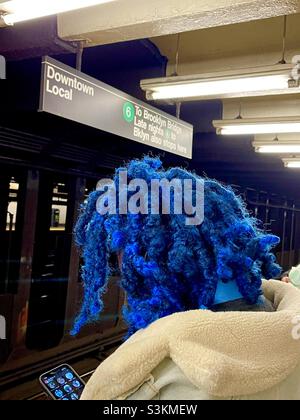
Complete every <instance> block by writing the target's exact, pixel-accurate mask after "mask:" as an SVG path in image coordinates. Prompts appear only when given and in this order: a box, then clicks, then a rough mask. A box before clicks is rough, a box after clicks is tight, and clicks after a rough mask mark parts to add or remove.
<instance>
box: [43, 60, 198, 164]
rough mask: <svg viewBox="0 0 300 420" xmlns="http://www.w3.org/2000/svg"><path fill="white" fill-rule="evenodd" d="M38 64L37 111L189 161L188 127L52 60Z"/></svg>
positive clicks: (189, 140) (191, 131)
mask: <svg viewBox="0 0 300 420" xmlns="http://www.w3.org/2000/svg"><path fill="white" fill-rule="evenodd" d="M42 65H43V68H42V89H41V98H40V110H41V111H45V112H49V113H51V114H54V115H58V116H60V117H63V118H67V119H69V120H72V121H76V122H79V123H81V124H85V125H88V126H91V127H94V128H97V129H99V130H103V131H106V132H109V133H112V134H116V135H118V136H121V137H125V138H127V139H130V140H134V141H137V142H139V143H143V144H145V145H147V146H151V147H156V148H158V149H161V150H164V151H167V152H170V153H174V154H176V155H179V156H183V157H185V158H189V159H191V158H192V148H193V127H192V126H191V125H190V124H188V123H185V122H184V121H181V120H179V119H177V118H175V117H173V116H171V115H169V114H167V113H165V112H162V111H160V110H158V109H156V108H154V107H152V106H150V105H148V104H146V103H144V102H142V101H139V100H137V99H135V98H133V97H132V96H129V95H127V94H126V93H124V92H121V91H120V90H117V89H115V88H113V87H111V86H109V85H107V84H105V83H102V82H99V81H98V80H96V79H93V78H92V77H89V76H87V75H86V74H83V73H81V72H79V71H77V70H75V69H73V68H72V67H69V66H66V65H64V64H62V63H60V62H58V61H56V60H53V59H52V58H49V57H46V58H44V59H43V64H42Z"/></svg>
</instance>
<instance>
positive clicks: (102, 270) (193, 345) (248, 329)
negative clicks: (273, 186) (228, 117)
mask: <svg viewBox="0 0 300 420" xmlns="http://www.w3.org/2000/svg"><path fill="white" fill-rule="evenodd" d="M125 171H126V173H127V177H128V182H130V181H133V180H136V179H139V180H142V181H143V182H144V183H145V184H146V185H147V186H148V187H149V190H150V188H151V186H152V182H153V180H157V181H162V180H167V181H169V182H172V181H174V180H180V182H182V185H184V182H185V181H186V180H189V181H190V182H191V184H190V185H193V190H192V194H191V195H190V197H191V199H192V200H193V199H195V197H196V195H197V191H196V187H195V186H196V183H197V181H200V182H202V185H203V188H204V202H203V205H204V218H203V222H202V223H199V224H190V223H187V214H185V213H184V212H183V214H177V212H176V211H175V210H174V208H175V206H174V200H175V191H172V193H171V194H170V200H171V204H173V205H171V206H170V212H169V213H167V212H160V213H155V214H153V212H151V211H150V198H149V196H147V197H144V200H143V197H142V199H141V200H140V201H144V205H145V203H146V207H148V208H147V209H146V211H141V212H140V213H135V214H133V213H130V212H127V213H126V212H124V211H123V209H121V199H120V195H119V199H117V200H116V203H115V212H114V213H113V214H112V213H109V212H107V213H106V214H105V213H103V212H102V213H101V212H100V211H99V208H98V205H99V200H101V197H102V196H103V191H102V190H101V188H100V189H98V188H97V190H96V191H94V192H92V193H91V194H90V195H89V197H88V199H87V201H86V202H85V204H84V206H83V208H82V211H81V214H80V217H79V220H78V223H77V225H76V229H75V236H76V242H77V244H78V246H79V247H80V248H81V250H82V257H83V261H84V263H83V267H82V279H83V287H84V298H83V303H82V307H81V311H80V313H79V315H78V317H77V319H76V321H75V325H74V328H73V331H72V334H73V335H76V334H77V333H78V332H79V331H80V330H81V328H82V327H83V326H84V325H86V324H87V323H93V322H97V321H99V320H100V321H101V312H102V310H103V300H102V297H103V294H104V293H105V291H106V289H107V284H108V281H109V278H110V265H109V259H110V256H111V255H112V254H113V253H117V255H118V256H119V260H120V271H121V283H120V286H121V287H122V288H123V289H124V291H125V293H126V303H125V304H124V307H123V317H124V320H125V321H126V323H127V325H128V336H127V341H126V342H125V343H124V344H123V345H122V346H121V347H120V348H119V349H118V350H117V351H116V352H115V353H114V354H113V355H112V356H111V357H110V358H108V359H107V360H106V361H105V362H104V363H103V364H102V365H101V366H100V367H99V368H98V370H97V371H96V373H95V375H94V376H93V377H92V379H91V380H90V382H89V384H88V385H87V387H86V389H85V391H84V393H83V397H82V398H83V399H116V398H122V396H123V398H124V399H125V398H128V399H157V396H158V395H159V396H160V398H161V399H185V398H187V399H206V398H208V397H210V396H213V397H224V398H225V397H228V398H229V397H230V398H232V396H237V395H238V396H240V395H252V394H254V393H256V392H265V391H266V390H268V389H270V388H272V387H274V386H275V385H278V384H279V383H280V382H281V381H283V380H284V379H285V378H286V377H287V376H288V374H289V373H290V372H291V370H292V369H291V366H292V365H293V362H295V360H294V359H293V360H292V359H291V360H290V365H289V367H287V364H285V365H284V367H281V365H280V366H278V363H279V360H280V355H282V356H283V359H285V358H286V355H283V353H282V354H281V351H282V352H284V351H283V349H281V346H282V347H283V348H285V349H287V341H290V340H287V341H286V342H285V343H284V344H283V343H281V342H280V343H279V341H278V340H279V339H278V337H276V336H275V334H274V333H273V334H272V331H273V332H274V327H273V322H279V321H278V320H277V318H276V319H275V316H276V315H278V314H280V313H281V312H280V311H278V308H279V307H280V302H281V300H280V298H279V296H281V297H282V293H283V292H282V289H281V288H282V287H283V288H286V290H287V292H286V293H287V294H291V293H290V286H289V285H284V284H282V283H280V282H275V281H270V282H269V281H267V280H269V279H272V278H276V276H278V275H279V274H280V272H281V269H280V267H279V266H278V265H277V263H276V258H275V256H274V254H273V253H272V249H273V248H274V247H275V246H277V245H278V243H279V242H280V240H279V238H278V237H276V236H274V235H270V234H267V233H265V232H264V231H263V229H262V228H261V227H260V224H259V222H258V221H257V220H256V219H255V218H253V217H252V216H251V215H250V213H249V212H248V210H247V209H246V206H245V204H244V202H243V200H242V199H241V198H240V197H239V196H237V195H236V194H235V193H234V191H233V190H232V188H230V187H227V186H224V185H222V184H221V183H219V182H217V181H216V180H211V179H206V178H201V177H199V176H198V175H196V174H195V173H191V172H188V171H186V170H184V169H181V168H170V169H164V168H163V166H162V163H161V161H160V159H158V158H152V157H148V156H147V157H144V158H143V159H141V160H132V161H130V162H129V163H128V165H127V166H124V167H123V168H119V169H117V170H116V173H115V176H114V178H113V181H114V185H115V187H114V188H115V192H116V193H117V194H118V193H120V194H122V192H121V190H122V188H121V187H122V186H121V185H120V174H121V173H124V172H125ZM127 193H128V192H127ZM135 193H136V192H135ZM162 194H164V193H162V192H160V199H161V198H162V197H161V195H162ZM133 195H134V192H133V191H132V190H131V192H129V193H128V197H127V198H128V199H130V197H133ZM152 198H153V197H152ZM106 204H107V202H106ZM144 210H145V209H144ZM189 216H190V214H189ZM263 279H264V280H263ZM278 285H279V289H278ZM277 289H278V290H277ZM284 290H285V289H284ZM297 292H298V291H297ZM299 293H300V292H299ZM297 297H298V299H299V302H300V298H299V295H297ZM282 299H283V300H284V298H283V297H282ZM283 306H284V305H283ZM299 308H300V305H299ZM281 309H282V308H281ZM272 317H274V318H272ZM282 322H283V321H282ZM290 323H291V320H290ZM278 325H279V326H280V325H281V324H280V322H279V324H278ZM289 327H291V324H289ZM283 330H284V334H286V326H285V327H284V328H283ZM290 331H291V328H290ZM269 334H270V335H271V337H269V336H268V335H269ZM279 335H280V334H279ZM290 336H291V332H290ZM275 337H276V339H275ZM281 338H282V337H281ZM284 338H285V339H286V338H287V337H286V335H284ZM272 339H273V340H274V343H271V340H272ZM295 343H296V341H295V342H294V343H293V344H294V347H295V345H296V344H295ZM276 345H278V348H280V351H278V349H277V350H276V351H275V353H276V357H275V356H274V355H272V354H269V356H268V357H269V359H268V357H266V355H267V354H268V353H270V352H271V351H272V348H274V347H276ZM297 345H298V350H299V342H297ZM268 346H270V348H267V347H268ZM291 347H293V346H291ZM294 347H293V349H292V350H291V352H293V351H294V350H295V348H294ZM262 350H263V351H262ZM297 354H298V355H299V357H298V358H299V363H300V352H299V351H298V353H297ZM297 360H298V359H297ZM270 361H271V363H272V362H274V363H275V365H274V369H275V372H276V374H274V375H273V374H272V369H271V370H270ZM263 363H265V365H264V364H263ZM276 369H277V370H276ZM289 369H290V370H289ZM259 370H261V372H262V374H261V375H258V372H259ZM258 376H259V377H264V380H262V379H261V380H258V379H257V377H258ZM224 381H225V383H224ZM298 395H299V397H300V393H299V394H298Z"/></svg>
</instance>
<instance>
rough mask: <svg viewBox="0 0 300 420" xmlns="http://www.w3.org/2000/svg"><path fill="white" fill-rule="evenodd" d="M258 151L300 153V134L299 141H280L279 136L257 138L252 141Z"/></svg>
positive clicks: (266, 152)
mask: <svg viewBox="0 0 300 420" xmlns="http://www.w3.org/2000/svg"><path fill="white" fill-rule="evenodd" d="M252 145H253V147H254V149H255V151H256V152H257V153H263V154H268V153H270V154H279V155H280V154H282V155H284V154H293V153H299V154H300V136H299V140H298V141H296V140H295V141H280V140H279V139H278V138H275V139H273V140H268V141H267V140H264V141H263V140H261V141H258V140H255V141H254V142H253V143H252Z"/></svg>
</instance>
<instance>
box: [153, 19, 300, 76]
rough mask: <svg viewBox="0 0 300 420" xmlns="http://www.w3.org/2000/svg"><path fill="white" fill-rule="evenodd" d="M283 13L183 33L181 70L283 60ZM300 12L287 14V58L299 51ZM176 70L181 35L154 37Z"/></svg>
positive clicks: (190, 70)
mask: <svg viewBox="0 0 300 420" xmlns="http://www.w3.org/2000/svg"><path fill="white" fill-rule="evenodd" d="M283 25H284V17H282V16H281V17H276V18H272V19H264V20H258V21H251V22H244V23H239V24H235V25H226V26H220V27H216V28H208V29H202V30H197V31H189V32H184V33H181V34H180V38H179V74H189V73H197V72H198V73H200V72H213V71H217V70H223V69H228V68H232V67H235V68H241V67H254V66H257V65H269V64H276V63H277V62H278V61H280V60H281V56H282V45H283V41H282V39H283ZM299 28H300V14H295V15H291V16H288V18H287V37H286V48H287V61H289V60H291V58H292V56H294V55H295V54H300V30H299ZM152 41H153V42H154V44H155V45H156V46H157V47H158V48H159V50H160V52H161V54H162V55H164V56H166V57H167V58H168V59H169V69H168V73H169V74H170V73H172V72H173V71H174V63H175V58H176V50H177V44H178V35H167V36H161V37H154V38H152Z"/></svg>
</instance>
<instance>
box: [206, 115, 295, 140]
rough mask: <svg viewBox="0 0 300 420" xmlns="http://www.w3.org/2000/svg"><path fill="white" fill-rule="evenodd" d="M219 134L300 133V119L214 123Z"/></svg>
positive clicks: (244, 119)
mask: <svg viewBox="0 0 300 420" xmlns="http://www.w3.org/2000/svg"><path fill="white" fill-rule="evenodd" d="M213 125H214V127H215V128H216V129H217V134H220V135H223V136H226V135H227V136H238V135H251V134H275V135H276V134H280V133H300V118H296V117H290V118H289V117H282V118H255V119H254V118H241V119H235V120H221V121H213Z"/></svg>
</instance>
